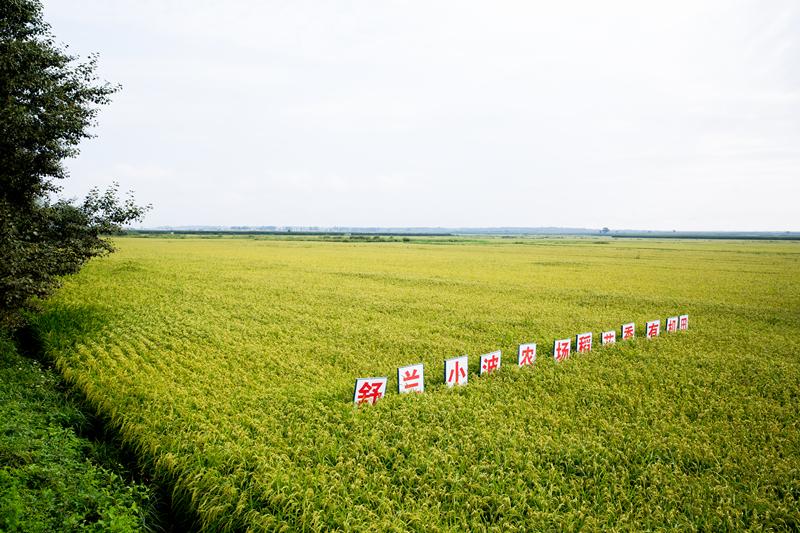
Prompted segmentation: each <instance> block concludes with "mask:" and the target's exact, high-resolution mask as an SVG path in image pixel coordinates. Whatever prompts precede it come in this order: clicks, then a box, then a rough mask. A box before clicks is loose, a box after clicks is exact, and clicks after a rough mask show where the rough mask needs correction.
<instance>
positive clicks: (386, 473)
mask: <svg viewBox="0 0 800 533" xmlns="http://www.w3.org/2000/svg"><path fill="white" fill-rule="evenodd" d="M117 244H118V246H119V247H120V251H119V252H118V253H116V254H114V255H112V256H110V257H108V258H105V259H102V260H98V261H94V262H92V263H91V264H89V265H88V266H87V267H86V268H85V269H84V270H83V271H82V272H81V273H80V274H79V275H78V276H76V277H75V278H72V279H70V280H68V281H67V283H66V285H65V287H64V289H63V290H62V291H61V293H60V294H59V295H58V296H57V298H56V299H55V300H53V301H52V302H49V303H48V306H47V312H46V313H45V314H44V315H43V317H42V318H41V319H40V321H39V323H38V325H37V328H38V330H39V332H40V335H41V337H42V338H43V340H44V343H45V346H46V347H47V349H48V351H49V352H50V354H51V355H52V356H53V357H55V358H56V359H57V361H58V364H59V367H60V368H61V370H62V372H63V373H64V375H65V376H66V377H67V379H69V380H70V381H72V382H73V383H74V384H76V385H77V386H78V387H79V388H80V389H82V390H83V391H84V392H85V393H86V394H87V396H88V397H89V398H90V399H91V401H92V402H94V404H95V405H96V406H97V408H98V409H99V410H100V411H101V412H102V413H104V414H106V415H108V416H109V417H111V419H112V420H113V422H114V424H116V426H117V427H118V428H119V430H120V432H121V435H122V436H123V437H124V438H125V439H126V440H127V441H128V442H129V443H131V444H132V445H133V446H134V447H135V449H136V450H137V451H138V453H139V455H140V458H141V460H142V461H143V462H145V463H146V464H148V465H150V466H151V467H152V468H154V469H155V470H156V471H157V472H158V473H159V474H161V475H162V476H164V477H165V478H167V479H169V480H171V482H172V483H174V487H175V489H174V490H175V495H176V498H177V499H178V501H180V502H182V504H183V505H186V506H188V507H190V508H191V509H192V510H193V511H194V512H196V513H197V516H198V517H199V519H200V521H201V523H202V525H203V527H204V528H205V529H207V530H208V531H337V530H338V531H431V532H433V531H453V532H455V531H597V530H608V531H649V530H665V529H669V530H675V531H744V530H750V531H796V530H797V529H798V527H800V503H799V502H798V498H800V428H799V427H798V421H800V417H799V416H798V412H799V411H798V408H799V407H800V397H799V396H798V394H799V393H800V349H798V338H799V336H798V333H800V261H798V260H799V259H800V244H798V243H796V242H747V241H714V242H710V241H658V240H647V241H640V240H611V239H605V240H603V239H563V238H562V239H541V238H540V239H483V240H475V239H463V240H448V239H441V240H439V241H437V240H436V239H412V240H411V241H410V242H381V243H377V242H369V243H350V242H324V241H323V240H319V241H314V240H309V241H299V240H298V241H290V240H258V239H197V238H195V239H178V238H175V239H154V238H148V239H144V238H139V239H134V238H126V239H119V240H118V242H117ZM678 314H689V315H690V329H689V330H688V331H683V332H678V333H670V334H662V336H660V337H658V338H656V339H653V340H646V339H644V338H643V326H644V323H645V321H647V320H654V319H661V320H662V323H663V320H664V319H665V318H667V317H671V316H676V315H678ZM625 322H636V324H637V332H636V334H637V338H636V339H635V340H633V341H627V342H618V343H617V345H615V346H611V347H601V346H599V339H596V341H595V345H594V348H593V350H592V352H591V353H589V354H573V355H572V357H571V358H570V359H569V360H568V361H562V362H558V363H556V362H555V361H554V360H553V357H552V343H553V341H554V340H556V339H562V338H568V337H573V339H574V335H575V334H577V333H583V332H585V331H592V332H594V333H595V336H596V338H597V337H598V336H599V333H600V332H601V331H606V330H610V329H617V331H619V327H620V325H621V324H623V323H625ZM526 342H536V343H538V347H539V352H538V354H537V359H536V363H535V365H534V366H533V367H526V368H521V369H520V368H517V367H516V365H515V363H516V346H517V344H520V343H526ZM493 350H502V353H503V365H502V367H501V369H500V371H499V372H495V373H492V374H490V375H488V376H479V375H478V357H477V356H478V355H480V354H484V353H487V352H490V351H493ZM463 354H469V355H470V376H469V383H468V384H467V385H466V386H463V387H455V388H453V389H448V388H447V387H446V385H445V384H444V360H445V359H447V358H451V357H456V356H460V355H463ZM420 362H422V363H424V364H425V373H426V378H427V380H426V392H425V393H424V394H420V395H399V394H397V392H396V391H397V376H396V369H397V367H399V366H403V365H410V364H414V363H420ZM373 376H388V377H389V384H388V391H389V393H388V394H387V395H386V397H385V398H383V399H382V400H381V401H379V402H378V403H377V404H376V405H375V406H362V407H360V408H357V407H354V406H353V404H352V401H353V387H354V382H355V379H356V378H358V377H373Z"/></svg>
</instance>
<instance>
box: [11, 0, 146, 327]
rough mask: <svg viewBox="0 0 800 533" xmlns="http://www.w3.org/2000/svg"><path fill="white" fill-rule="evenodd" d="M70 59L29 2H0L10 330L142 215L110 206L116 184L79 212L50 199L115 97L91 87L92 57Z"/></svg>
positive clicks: (34, 1)
mask: <svg viewBox="0 0 800 533" xmlns="http://www.w3.org/2000/svg"><path fill="white" fill-rule="evenodd" d="M77 60H78V58H77V57H75V56H70V55H67V54H66V53H65V52H64V51H63V50H61V49H60V48H59V47H57V46H56V45H55V42H54V39H53V37H52V36H51V35H50V33H49V26H48V25H47V23H45V22H44V20H43V19H42V6H41V3H40V2H39V1H38V0H4V1H3V2H0V329H9V328H12V327H14V326H18V325H19V324H20V323H21V317H20V314H19V311H20V310H21V309H23V308H26V307H31V306H32V305H33V304H34V300H33V299H34V298H38V299H44V298H48V297H50V296H51V295H52V294H53V291H54V290H55V289H57V288H58V286H59V284H60V277H61V276H64V275H66V274H73V273H75V272H77V271H78V270H79V269H80V268H81V267H82V266H83V265H84V264H85V263H86V261H88V260H89V259H90V258H92V257H97V256H102V255H105V254H107V253H109V252H111V251H113V246H112V244H111V242H110V241H109V240H107V239H103V238H100V235H102V234H108V233H116V232H118V231H119V230H120V229H121V226H122V224H124V223H126V222H128V221H131V220H138V219H140V218H141V217H142V216H143V215H144V213H145V212H146V210H147V209H148V208H142V207H137V206H136V205H134V203H133V201H132V199H128V200H127V201H126V202H125V203H124V204H122V205H120V204H119V201H118V200H117V196H116V192H117V188H118V186H117V185H116V184H115V185H114V186H112V187H111V188H109V189H108V191H107V192H106V193H105V194H102V195H101V194H100V192H99V191H98V190H97V189H94V190H92V191H91V192H90V193H89V195H88V196H87V198H86V199H85V200H84V201H83V203H81V204H75V200H58V201H56V202H51V201H50V195H51V194H53V193H57V192H58V191H59V190H60V187H59V186H58V185H56V183H55V180H57V179H62V178H65V177H66V176H67V171H66V169H65V167H64V165H63V160H64V159H65V158H68V157H74V156H75V155H77V153H78V148H77V147H78V144H79V142H80V141H81V140H82V139H85V138H89V137H91V136H92V135H91V134H90V133H89V128H90V127H91V126H92V125H94V123H95V117H96V115H97V112H98V110H99V108H98V106H100V105H103V104H107V103H108V102H109V101H110V100H109V97H110V95H111V94H113V93H114V92H116V91H117V90H118V89H119V87H112V86H111V85H109V84H108V83H104V84H102V85H97V84H96V82H97V77H96V76H95V75H94V70H95V68H96V66H97V63H96V61H97V58H96V57H95V56H92V57H91V58H90V59H89V61H88V62H87V63H78V64H75V62H76V61H77Z"/></svg>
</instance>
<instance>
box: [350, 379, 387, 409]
mask: <svg viewBox="0 0 800 533" xmlns="http://www.w3.org/2000/svg"><path fill="white" fill-rule="evenodd" d="M388 379H389V378H366V379H357V380H356V391H355V393H354V394H353V403H355V404H356V405H361V404H362V403H370V404H373V405H374V404H375V402H377V401H378V400H379V399H381V398H383V395H384V394H386V382H387V381H388Z"/></svg>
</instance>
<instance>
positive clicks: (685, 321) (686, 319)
mask: <svg viewBox="0 0 800 533" xmlns="http://www.w3.org/2000/svg"><path fill="white" fill-rule="evenodd" d="M688 327H689V317H688V316H682V317H681V329H687V328H688Z"/></svg>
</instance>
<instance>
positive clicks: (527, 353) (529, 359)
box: [519, 346, 536, 365]
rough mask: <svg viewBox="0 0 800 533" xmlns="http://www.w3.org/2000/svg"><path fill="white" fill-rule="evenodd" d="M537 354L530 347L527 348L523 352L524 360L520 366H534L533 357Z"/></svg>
mask: <svg viewBox="0 0 800 533" xmlns="http://www.w3.org/2000/svg"><path fill="white" fill-rule="evenodd" d="M535 353H536V352H535V351H534V350H533V348H531V347H530V346H527V347H526V348H525V349H524V350H522V360H521V361H520V362H519V364H520V365H532V364H533V356H534V354H535Z"/></svg>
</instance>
